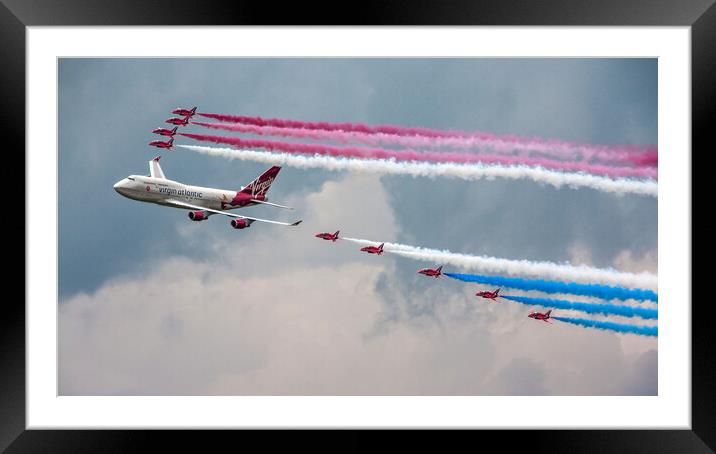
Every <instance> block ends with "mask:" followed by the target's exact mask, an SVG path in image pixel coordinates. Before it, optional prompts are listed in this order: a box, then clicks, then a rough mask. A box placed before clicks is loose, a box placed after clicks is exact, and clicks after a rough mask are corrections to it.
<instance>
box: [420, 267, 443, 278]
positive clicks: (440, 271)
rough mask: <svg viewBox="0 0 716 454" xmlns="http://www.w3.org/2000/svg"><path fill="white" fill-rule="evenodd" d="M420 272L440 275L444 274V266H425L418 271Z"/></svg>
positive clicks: (435, 275) (427, 274)
mask: <svg viewBox="0 0 716 454" xmlns="http://www.w3.org/2000/svg"><path fill="white" fill-rule="evenodd" d="M418 273H420V274H424V275H426V276H430V277H436V278H438V277H440V275H442V274H443V267H442V265H440V266H439V267H437V268H435V269H432V268H423V269H422V270H420V271H418Z"/></svg>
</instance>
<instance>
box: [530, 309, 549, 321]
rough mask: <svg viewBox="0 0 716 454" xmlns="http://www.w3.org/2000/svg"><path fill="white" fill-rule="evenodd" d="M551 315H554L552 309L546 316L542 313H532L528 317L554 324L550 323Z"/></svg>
mask: <svg viewBox="0 0 716 454" xmlns="http://www.w3.org/2000/svg"><path fill="white" fill-rule="evenodd" d="M551 313H552V309H550V310H548V311H547V312H545V313H544V314H542V313H540V312H531V313H530V315H528V317H529V318H533V319H535V320H542V321H543V322H545V323H552V322H549V321H548V320H549V319H550V318H552V317H551V316H550V314H551Z"/></svg>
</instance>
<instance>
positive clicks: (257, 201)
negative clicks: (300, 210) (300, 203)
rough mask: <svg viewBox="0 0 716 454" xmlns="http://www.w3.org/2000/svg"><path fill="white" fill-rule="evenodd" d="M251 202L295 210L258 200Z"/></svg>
mask: <svg viewBox="0 0 716 454" xmlns="http://www.w3.org/2000/svg"><path fill="white" fill-rule="evenodd" d="M251 201H252V202H254V203H260V204H262V205H271V206H272V207H279V208H285V209H287V210H293V208H291V207H287V206H286V205H279V204H278V203H271V202H264V201H262V200H256V199H251Z"/></svg>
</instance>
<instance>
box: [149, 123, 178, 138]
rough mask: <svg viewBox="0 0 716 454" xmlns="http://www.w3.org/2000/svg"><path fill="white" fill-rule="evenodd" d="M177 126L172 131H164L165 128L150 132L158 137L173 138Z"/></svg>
mask: <svg viewBox="0 0 716 454" xmlns="http://www.w3.org/2000/svg"><path fill="white" fill-rule="evenodd" d="M178 128H179V126H174V127H173V128H172V129H165V128H157V129H155V130H153V131H152V133H153V134H159V135H160V136H169V137H174V134H176V133H177V129H178Z"/></svg>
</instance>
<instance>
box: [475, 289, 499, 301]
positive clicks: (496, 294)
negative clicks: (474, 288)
mask: <svg viewBox="0 0 716 454" xmlns="http://www.w3.org/2000/svg"><path fill="white" fill-rule="evenodd" d="M499 293H500V289H499V288H498V289H497V290H495V291H494V292H477V293H475V296H481V297H483V298H487V299H491V300H493V301H495V300H497V298H498V297H499V296H500V295H499Z"/></svg>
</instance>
